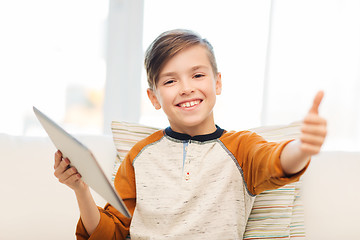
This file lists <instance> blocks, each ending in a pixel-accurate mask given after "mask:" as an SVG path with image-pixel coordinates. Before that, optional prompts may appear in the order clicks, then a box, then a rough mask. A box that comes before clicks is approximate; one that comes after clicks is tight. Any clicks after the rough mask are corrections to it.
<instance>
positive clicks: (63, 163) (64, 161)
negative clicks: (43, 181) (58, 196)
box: [54, 158, 70, 178]
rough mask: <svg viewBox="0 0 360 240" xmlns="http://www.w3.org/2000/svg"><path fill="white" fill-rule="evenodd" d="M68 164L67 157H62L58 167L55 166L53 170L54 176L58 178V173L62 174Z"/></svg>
mask: <svg viewBox="0 0 360 240" xmlns="http://www.w3.org/2000/svg"><path fill="white" fill-rule="evenodd" d="M69 164H70V161H69V159H67V158H62V160H61V161H60V164H59V165H58V167H57V168H55V172H54V175H55V177H57V178H59V177H60V175H61V174H63V173H64V172H65V171H66V169H67V168H68V167H69Z"/></svg>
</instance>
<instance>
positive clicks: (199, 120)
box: [148, 45, 221, 136]
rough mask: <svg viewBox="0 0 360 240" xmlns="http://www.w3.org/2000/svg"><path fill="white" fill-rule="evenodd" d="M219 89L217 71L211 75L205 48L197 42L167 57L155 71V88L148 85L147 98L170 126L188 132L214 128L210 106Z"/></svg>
mask: <svg viewBox="0 0 360 240" xmlns="http://www.w3.org/2000/svg"><path fill="white" fill-rule="evenodd" d="M220 93H221V74H220V73H218V74H217V75H216V76H215V75H214V73H213V69H212V67H211V64H210V61H209V57H208V52H207V50H206V48H205V47H203V46H201V45H196V46H192V47H190V48H187V49H185V50H183V51H181V52H179V53H178V54H177V55H175V56H174V57H173V58H171V59H170V60H169V61H168V62H167V63H166V64H165V66H164V67H163V69H162V70H161V72H160V74H159V80H158V82H157V85H156V89H155V90H154V91H153V90H150V89H148V96H149V99H150V101H151V102H152V104H153V105H154V107H155V108H156V109H160V108H162V109H163V110H164V112H165V114H166V115H167V117H168V119H169V122H170V126H171V128H172V129H173V130H174V131H176V132H180V133H186V134H189V135H191V136H194V135H201V134H208V133H212V132H213V131H215V130H216V127H215V123H214V117H213V108H214V105H215V102H216V95H219V94H220Z"/></svg>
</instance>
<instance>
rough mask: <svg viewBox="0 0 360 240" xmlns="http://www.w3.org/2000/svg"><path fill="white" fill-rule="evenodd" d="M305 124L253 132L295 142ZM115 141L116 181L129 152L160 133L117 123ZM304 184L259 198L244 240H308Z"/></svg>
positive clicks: (136, 125)
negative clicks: (141, 141) (136, 144)
mask: <svg viewBox="0 0 360 240" xmlns="http://www.w3.org/2000/svg"><path fill="white" fill-rule="evenodd" d="M300 126H301V123H300V122H297V123H292V124H289V125H284V126H266V127H259V128H254V129H250V130H251V131H254V132H256V133H258V134H260V135H261V136H263V137H264V138H265V139H266V140H268V141H282V140H287V139H294V138H297V137H299V135H300ZM111 129H112V133H113V139H114V143H115V147H116V150H117V158H116V160H115V164H114V171H113V174H112V181H114V178H115V175H116V172H117V170H118V168H119V166H120V164H121V161H122V160H123V159H124V157H125V155H126V154H127V152H128V151H129V150H130V149H131V148H132V146H133V145H134V144H135V143H136V142H138V141H139V140H141V139H143V138H145V137H147V136H149V135H150V134H151V133H153V132H155V131H157V130H159V129H157V128H153V127H149V126H145V125H141V124H136V123H127V122H117V121H113V122H112V124H111ZM300 186H301V183H300V182H296V183H291V184H288V185H285V186H283V187H281V188H279V189H275V190H268V191H264V192H263V193H261V194H259V195H257V196H256V198H255V202H254V206H253V209H252V211H251V214H250V217H249V220H248V224H247V226H246V231H245V234H244V239H291V238H295V237H296V239H305V229H304V214H303V213H304V211H303V208H302V203H301V199H300V194H299V191H300Z"/></svg>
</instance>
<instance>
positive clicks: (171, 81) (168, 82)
mask: <svg viewBox="0 0 360 240" xmlns="http://www.w3.org/2000/svg"><path fill="white" fill-rule="evenodd" d="M174 82H175V81H174V80H167V81H165V82H164V85H169V84H172V83H174Z"/></svg>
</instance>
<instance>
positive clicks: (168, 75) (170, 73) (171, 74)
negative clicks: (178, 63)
mask: <svg viewBox="0 0 360 240" xmlns="http://www.w3.org/2000/svg"><path fill="white" fill-rule="evenodd" d="M201 68H205V69H209V67H207V66H205V65H196V66H194V67H192V68H191V69H190V71H189V72H193V71H196V70H199V69H201ZM177 75H178V73H177V72H166V73H162V74H160V76H159V79H160V78H163V77H173V76H177Z"/></svg>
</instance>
